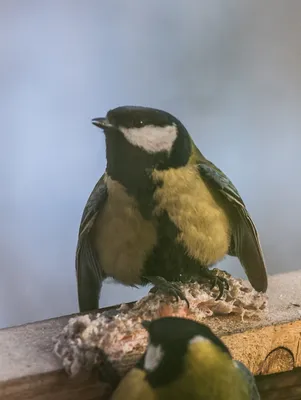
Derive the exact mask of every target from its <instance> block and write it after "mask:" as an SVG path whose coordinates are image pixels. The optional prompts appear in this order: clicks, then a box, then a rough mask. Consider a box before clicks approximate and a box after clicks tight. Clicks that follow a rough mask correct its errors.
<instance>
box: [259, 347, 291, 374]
mask: <svg viewBox="0 0 301 400" xmlns="http://www.w3.org/2000/svg"><path fill="white" fill-rule="evenodd" d="M294 364H295V360H294V355H293V353H292V351H291V350H290V349H288V348H286V347H283V346H280V347H277V348H276V349H274V350H272V351H271V352H270V353H269V354H268V355H267V356H266V358H265V360H264V361H263V363H262V364H261V366H260V369H259V374H262V375H269V374H276V373H278V372H283V371H290V370H292V369H293V368H294Z"/></svg>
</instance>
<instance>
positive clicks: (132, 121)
mask: <svg viewBox="0 0 301 400" xmlns="http://www.w3.org/2000/svg"><path fill="white" fill-rule="evenodd" d="M92 123H93V124H94V125H96V126H97V127H99V128H102V129H103V131H104V134H105V140H106V157H107V167H106V171H105V173H104V175H103V176H102V177H101V178H100V180H99V181H98V182H97V184H96V186H95V187H94V189H93V191H92V193H91V195H90V197H89V199H88V201H87V204H86V206H85V209H84V212H83V215H82V219H81V223H80V228H79V237H78V245H77V252H76V271H77V284H78V299H79V307H80V310H81V311H89V310H92V309H96V308H98V301H99V294H100V289H101V285H102V282H103V280H104V279H105V278H106V277H112V278H114V279H115V280H117V281H119V282H121V283H123V284H125V285H130V286H135V285H145V284H147V283H153V284H154V285H155V286H156V287H157V288H159V289H161V290H165V291H167V292H168V293H171V294H173V295H175V296H176V297H177V298H178V297H180V298H181V299H185V297H184V295H183V293H182V292H181V290H180V289H179V286H178V283H177V282H179V281H181V282H186V281H188V280H189V279H191V278H193V279H194V278H195V277H196V279H200V280H202V279H204V280H208V279H209V280H211V281H213V282H215V283H216V282H217V283H218V285H219V287H220V289H221V293H222V289H223V285H224V283H225V282H224V279H222V278H219V277H217V276H216V273H215V271H214V270H213V271H212V270H209V269H208V268H209V267H211V266H213V265H214V264H216V263H217V262H218V261H220V260H221V259H222V258H224V256H225V255H227V254H229V255H232V256H236V257H238V258H239V260H240V262H241V264H242V265H243V267H244V270H245V272H246V274H247V276H248V278H249V281H250V282H251V284H252V286H253V287H254V288H255V289H256V290H257V291H262V292H265V291H266V289H267V273H266V267H265V262H264V257H263V253H262V250H261V245H260V241H259V237H258V233H257V230H256V227H255V225H254V223H253V221H252V219H251V217H250V215H249V213H248V211H247V209H246V206H245V204H244V202H243V200H242V199H241V197H240V195H239V193H238V191H237V190H236V188H235V187H234V185H233V184H232V182H231V181H230V180H229V179H228V178H227V177H226V176H225V175H224V174H223V172H222V171H220V170H219V169H218V168H217V167H216V166H215V165H214V164H213V163H211V162H210V161H208V160H207V159H206V158H205V157H204V156H203V155H202V153H201V152H200V151H199V150H198V148H197V147H196V146H195V144H194V142H193V140H192V139H191V137H190V135H189V133H188V132H187V130H186V128H185V127H184V125H183V124H182V123H181V122H180V121H179V120H178V119H177V118H175V117H174V116H173V115H171V114H169V113H167V112H164V111H162V110H157V109H153V108H148V107H136V106H125V107H118V108H115V109H113V110H110V111H109V112H108V113H107V115H106V117H104V118H95V119H93V120H92Z"/></svg>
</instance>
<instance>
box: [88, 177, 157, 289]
mask: <svg viewBox="0 0 301 400" xmlns="http://www.w3.org/2000/svg"><path fill="white" fill-rule="evenodd" d="M106 184H107V190H108V199H107V202H106V204H105V206H104V209H103V211H102V213H101V214H100V215H99V217H98V218H97V220H96V223H95V227H94V229H95V235H94V245H95V248H96V251H97V253H98V257H99V261H100V265H101V266H102V268H103V270H104V272H105V273H106V274H107V275H108V276H110V277H113V278H114V279H117V280H118V281H120V282H122V283H124V284H127V285H133V284H139V283H140V277H141V270H142V268H143V266H144V262H145V260H146V259H147V257H148V255H149V254H150V252H151V251H152V249H153V247H154V246H155V244H156V243H157V233H156V227H155V224H154V222H153V221H146V220H145V219H143V217H142V215H141V213H140V212H139V208H138V205H137V202H136V200H135V199H134V198H133V197H132V196H129V195H128V194H127V192H126V189H125V188H124V187H123V186H122V185H121V184H120V183H119V182H117V181H114V180H112V179H111V178H110V177H106Z"/></svg>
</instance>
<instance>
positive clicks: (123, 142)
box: [92, 106, 191, 170]
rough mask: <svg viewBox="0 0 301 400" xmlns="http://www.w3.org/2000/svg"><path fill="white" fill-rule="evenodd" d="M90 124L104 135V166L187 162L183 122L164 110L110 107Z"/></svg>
mask: <svg viewBox="0 0 301 400" xmlns="http://www.w3.org/2000/svg"><path fill="white" fill-rule="evenodd" d="M92 123H93V124H94V125H96V126H97V127H99V128H101V129H103V131H104V133H105V137H106V153H107V163H108V169H112V170H115V169H116V168H117V169H118V165H117V164H119V165H121V167H122V168H126V166H125V165H124V164H125V163H127V164H130V165H131V167H132V168H133V170H135V169H136V170H137V169H140V168H158V169H165V168H166V169H167V168H171V167H173V168H177V167H180V166H184V165H186V164H187V162H188V160H189V156H190V153H191V141H190V137H189V134H188V132H187V130H186V128H185V127H184V126H183V124H182V123H181V122H180V121H179V120H178V119H177V118H175V117H174V116H173V115H171V114H169V113H168V112H165V111H162V110H158V109H154V108H149V107H137V106H124V107H118V108H115V109H113V110H110V111H109V112H108V113H107V115H106V117H104V118H94V119H93V120H92Z"/></svg>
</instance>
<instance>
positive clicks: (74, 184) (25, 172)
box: [0, 0, 301, 327]
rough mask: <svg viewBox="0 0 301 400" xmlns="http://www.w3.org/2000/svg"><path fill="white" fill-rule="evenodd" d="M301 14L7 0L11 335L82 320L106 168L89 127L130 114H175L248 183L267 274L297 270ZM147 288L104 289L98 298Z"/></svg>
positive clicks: (97, 135) (227, 5)
mask: <svg viewBox="0 0 301 400" xmlns="http://www.w3.org/2000/svg"><path fill="white" fill-rule="evenodd" d="M300 13H301V2H300V1H299V0H295V1H294V0H291V1H289V2H288V1H285V0H282V1H281V0H279V1H278V0H265V1H264V2H260V1H254V0H246V1H241V0H211V1H207V0H189V1H186V2H184V1H179V0H165V1H164V2H162V1H159V0H145V1H143V2H141V1H139V0H127V1H123V0H113V1H97V0H89V1H87V2H85V1H83V0H82V1H80V0H53V1H44V2H41V1H39V0H36V1H34V0H27V1H26V2H25V1H24V2H22V1H16V0H10V1H2V2H1V3H0V33H1V34H0V51H1V63H0V87H1V90H0V102H1V104H0V120H1V146H0V160H1V161H0V178H1V182H2V191H1V198H0V205H1V208H0V213H1V224H0V269H1V271H0V272H1V280H0V327H5V326H10V325H15V324H21V323H25V322H29V321H34V320H39V319H44V318H49V317H54V316H58V315H62V314H68V313H72V312H76V311H77V296H76V281H75V272H74V253H75V246H76V240H77V231H78V225H79V220H80V217H81V213H82V210H83V207H84V205H85V202H86V200H87V197H88V195H89V194H90V191H91V189H92V188H93V186H94V184H95V183H96V181H97V179H98V178H99V176H100V175H101V174H102V172H103V170H104V167H105V153H104V138H103V136H102V134H101V131H100V130H99V129H96V128H95V127H93V126H92V125H91V122H90V120H91V118H92V117H96V116H103V115H104V114H105V113H106V111H107V110H108V109H110V108H113V107H116V106H118V105H124V104H139V105H149V106H154V107H158V108H163V109H166V110H167V111H170V112H172V113H174V114H175V115H176V116H178V117H179V118H180V119H181V120H182V121H183V122H184V124H185V125H186V126H187V128H188V129H189V130H190V132H191V134H192V136H193V137H194V139H195V141H196V143H197V144H198V146H199V147H200V148H201V150H202V152H203V153H204V154H205V155H206V156H207V157H208V158H209V159H210V160H211V161H213V162H215V163H216V164H217V165H218V166H219V167H220V168H221V169H223V171H224V172H225V173H226V174H228V175H229V177H230V178H231V179H232V181H233V182H234V183H235V184H236V186H237V188H238V189H239V191H240V193H241V195H242V197H243V199H244V200H245V202H246V204H247V206H248V208H249V210H250V212H251V214H252V216H253V218H254V220H255V222H256V224H257V227H258V229H259V232H260V236H261V239H262V245H263V249H264V252H265V257H266V260H267V265H268V269H269V272H270V273H271V274H274V273H277V272H280V271H287V270H293V269H298V268H300V263H299V261H300V258H301V245H300V244H301V243H300V237H301V223H300V221H301V209H300V204H301V189H300V184H299V182H300V171H301V157H300V150H301V112H300V108H301V74H300V71H301V48H300V43H301V24H300ZM223 267H224V268H227V269H228V270H229V271H231V272H232V273H235V274H237V275H239V276H243V273H242V269H241V267H240V265H239V263H238V262H237V261H236V260H235V259H233V258H229V259H227V260H226V261H225V262H224V265H223ZM147 290H148V289H144V290H142V291H141V290H140V291H138V290H134V289H129V288H124V287H122V286H119V285H117V284H107V285H105V287H104V289H103V292H102V296H101V302H100V305H101V306H105V305H109V304H115V303H119V302H121V301H129V300H133V299H136V298H138V297H140V296H142V295H143V294H144V293H145V292H146V291H147Z"/></svg>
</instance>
